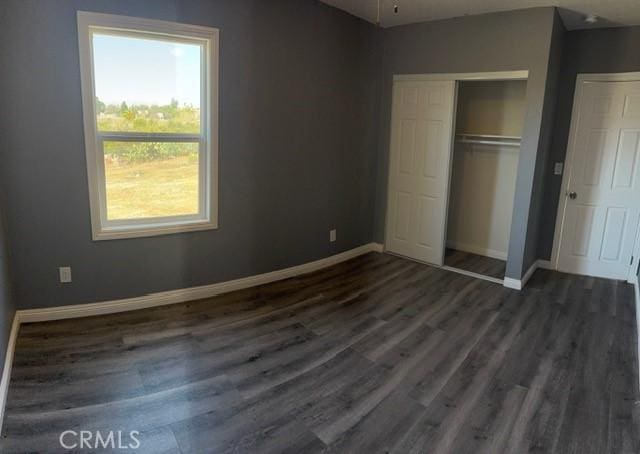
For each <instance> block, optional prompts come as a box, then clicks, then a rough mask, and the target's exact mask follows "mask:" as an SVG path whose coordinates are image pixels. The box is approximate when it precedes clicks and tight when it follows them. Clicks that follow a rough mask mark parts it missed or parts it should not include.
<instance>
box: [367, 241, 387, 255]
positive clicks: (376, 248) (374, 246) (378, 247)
mask: <svg viewBox="0 0 640 454" xmlns="http://www.w3.org/2000/svg"><path fill="white" fill-rule="evenodd" d="M368 246H371V251H372V252H380V253H381V254H382V253H383V252H384V244H380V243H369V244H368Z"/></svg>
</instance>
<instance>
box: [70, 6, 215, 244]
mask: <svg viewBox="0 0 640 454" xmlns="http://www.w3.org/2000/svg"><path fill="white" fill-rule="evenodd" d="M94 31H98V32H100V33H105V32H107V33H108V32H109V31H112V32H113V33H115V34H117V35H118V36H132V37H145V36H146V37H150V38H153V39H166V40H169V41H171V42H184V43H188V44H197V45H199V46H201V48H202V56H203V58H202V62H203V64H202V65H201V68H202V69H201V70H202V74H201V77H200V80H201V87H200V93H201V100H200V133H199V134H172V133H139V132H138V133H135V132H134V133H129V132H127V133H124V132H123V133H120V132H118V133H111V132H100V131H98V127H97V117H96V106H95V82H94V81H95V79H94V73H93V72H94V66H93V39H92V34H93V32H94ZM78 44H79V51H80V75H81V84H82V107H83V119H84V135H85V148H86V157H87V175H88V182H89V201H90V208H91V228H92V235H93V240H94V241H99V240H110V239H117V238H135V237H146V236H156V235H165V234H172V233H180V232H192V231H199V230H211V229H216V228H218V64H219V62H218V56H219V48H218V46H219V30H218V29H216V28H210V27H202V26H197V25H188V24H181V23H175V22H166V21H158V20H151V19H143V18H137V17H127V16H116V15H111V14H100V13H89V12H84V11H79V12H78ZM105 140H114V141H121V142H126V141H128V142H189V143H198V144H199V161H198V162H199V165H200V169H199V185H198V187H199V210H198V211H199V212H198V214H196V215H187V216H171V217H154V218H146V219H128V220H108V219H107V200H106V179H105V169H104V153H103V146H102V142H103V141H105Z"/></svg>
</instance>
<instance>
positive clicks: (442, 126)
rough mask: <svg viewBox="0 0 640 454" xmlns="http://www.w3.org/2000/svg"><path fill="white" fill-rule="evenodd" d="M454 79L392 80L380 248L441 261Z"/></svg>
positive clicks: (439, 262)
mask: <svg viewBox="0 0 640 454" xmlns="http://www.w3.org/2000/svg"><path fill="white" fill-rule="evenodd" d="M454 100H455V82H454V81H429V82H404V81H403V82H395V83H394V85H393V108H392V114H391V152H390V158H389V159H390V162H389V192H388V207H387V229H386V249H387V250H388V251H390V252H394V253H396V254H400V255H403V256H406V257H410V258H413V259H416V260H420V261H423V262H428V263H434V264H436V265H442V261H443V257H444V239H445V225H446V215H447V195H448V186H449V163H450V160H451V140H452V126H453V113H454V112H453V111H454V109H453V107H454Z"/></svg>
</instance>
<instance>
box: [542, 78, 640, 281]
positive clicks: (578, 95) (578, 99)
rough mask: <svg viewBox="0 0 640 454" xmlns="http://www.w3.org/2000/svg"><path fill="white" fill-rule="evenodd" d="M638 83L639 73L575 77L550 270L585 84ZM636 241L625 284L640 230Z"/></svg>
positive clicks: (637, 253) (638, 255) (639, 249)
mask: <svg viewBox="0 0 640 454" xmlns="http://www.w3.org/2000/svg"><path fill="white" fill-rule="evenodd" d="M632 81H640V72H639V71H634V72H624V73H594V74H587V73H579V74H578V75H577V76H576V86H575V90H574V96H573V108H572V109H571V123H570V126H569V141H568V143H567V149H566V155H565V158H564V170H563V172H562V185H561V186H560V194H558V211H557V213H556V225H555V231H554V233H553V247H552V249H551V268H552V269H554V270H557V269H558V262H559V260H560V244H561V242H562V230H563V228H564V218H565V215H566V207H567V190H568V188H569V184H570V183H571V172H572V169H573V159H574V155H575V149H574V148H575V143H576V135H577V133H578V131H577V129H578V115H576V114H577V112H579V110H580V107H581V106H582V97H583V88H584V83H585V82H632ZM635 237H636V241H635V244H634V247H633V252H632V254H633V262H631V263H630V264H629V271H628V272H627V278H626V279H627V282H635V278H636V275H635V273H634V270H635V268H636V266H637V265H638V260H639V259H640V241H639V240H640V228H639V229H638V231H636V234H635Z"/></svg>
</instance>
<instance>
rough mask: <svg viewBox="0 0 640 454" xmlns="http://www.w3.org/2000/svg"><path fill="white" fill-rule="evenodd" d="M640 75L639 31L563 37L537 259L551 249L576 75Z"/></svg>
mask: <svg viewBox="0 0 640 454" xmlns="http://www.w3.org/2000/svg"><path fill="white" fill-rule="evenodd" d="M627 71H640V27H625V28H609V29H600V30H581V31H572V32H568V33H566V35H565V46H564V53H563V62H562V72H561V78H560V86H559V90H558V98H557V108H556V111H557V114H556V121H555V125H554V131H553V143H552V148H551V156H550V159H549V160H548V162H547V165H546V174H547V178H546V182H547V184H546V188H545V198H544V208H543V212H544V214H545V222H544V223H543V224H542V226H541V229H540V240H539V245H538V256H539V257H540V258H544V259H549V258H550V257H551V249H552V247H553V234H554V229H555V221H556V213H557V210H558V200H559V196H560V186H561V185H562V177H561V176H555V175H553V165H554V163H555V162H564V159H565V155H566V150H567V143H568V139H569V128H570V123H571V110H572V109H573V94H574V90H575V83H576V76H577V75H578V74H579V73H613V72H627Z"/></svg>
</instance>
